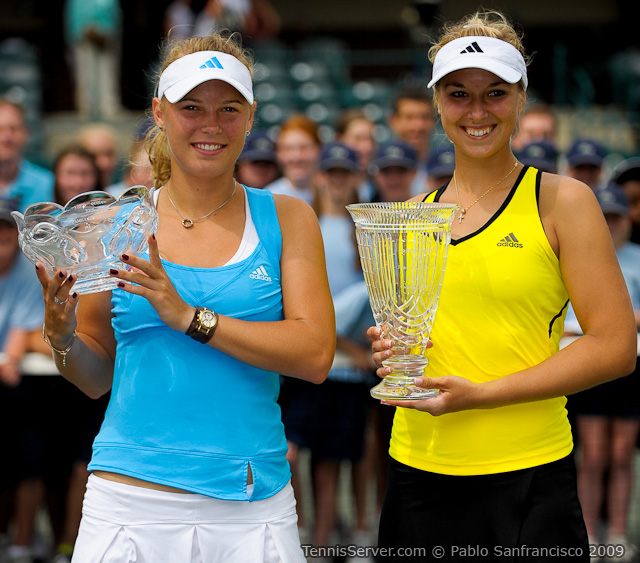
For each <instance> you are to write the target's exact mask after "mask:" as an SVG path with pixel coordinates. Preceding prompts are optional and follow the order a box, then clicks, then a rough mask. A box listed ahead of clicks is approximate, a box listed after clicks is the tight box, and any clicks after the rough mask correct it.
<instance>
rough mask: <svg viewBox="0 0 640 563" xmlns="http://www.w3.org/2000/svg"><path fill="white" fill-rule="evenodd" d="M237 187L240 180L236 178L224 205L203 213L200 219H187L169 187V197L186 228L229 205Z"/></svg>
mask: <svg viewBox="0 0 640 563" xmlns="http://www.w3.org/2000/svg"><path fill="white" fill-rule="evenodd" d="M237 187H238V182H236V181H235V180H234V181H233V191H232V192H231V195H230V196H229V197H228V198H227V199H226V200H225V201H224V203H223V204H222V205H218V207H216V208H215V209H214V210H213V211H209V213H207V214H206V215H203V216H202V217H200V218H199V219H187V218H186V217H185V216H184V215H183V214H182V213H180V210H179V209H178V208H177V207H176V204H175V203H173V200H172V199H171V194H170V193H169V190H168V189H167V197H168V198H169V201H170V202H171V205H173V208H174V209H175V210H176V213H177V214H178V215H180V217H182V226H183V227H184V228H185V229H190V228H191V227H193V224H194V223H197V222H198V221H202V220H204V219H206V218H207V217H209V215H212V214H213V213H215V212H216V211H218V210H219V209H222V208H223V207H224V206H225V205H227V203H229V202H230V201H231V198H232V197H233V194H235V193H236V188H237Z"/></svg>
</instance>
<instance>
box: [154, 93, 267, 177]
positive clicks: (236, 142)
mask: <svg viewBox="0 0 640 563" xmlns="http://www.w3.org/2000/svg"><path fill="white" fill-rule="evenodd" d="M254 110H255V105H253V106H251V105H249V102H247V100H246V99H245V98H244V97H243V96H242V95H241V94H240V93H239V92H238V91H237V90H236V89H235V88H234V87H233V86H231V85H229V84H227V83H226V82H222V81H220V80H209V81H207V82H203V83H202V84H200V85H199V86H196V87H195V88H194V89H193V90H191V91H190V92H189V93H188V94H187V95H186V96H185V97H184V98H182V99H181V100H180V101H178V102H176V103H175V104H171V103H169V102H168V101H167V100H166V99H163V100H162V101H160V100H158V98H155V99H154V100H153V112H154V116H155V119H156V123H157V124H158V125H159V126H161V127H162V128H163V129H164V131H165V132H166V135H167V139H168V142H169V147H170V151H171V173H172V175H174V174H176V173H182V174H185V175H193V176H222V175H225V174H229V175H232V174H233V172H234V167H235V163H236V160H237V159H238V155H239V154H240V152H241V151H242V147H243V146H244V140H245V136H246V132H247V131H250V130H251V126H252V124H253V115H254Z"/></svg>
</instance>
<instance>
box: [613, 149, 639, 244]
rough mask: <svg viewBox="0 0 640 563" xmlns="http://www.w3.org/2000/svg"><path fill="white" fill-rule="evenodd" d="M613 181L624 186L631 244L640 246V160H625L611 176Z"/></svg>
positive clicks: (635, 158) (634, 158)
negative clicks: (627, 201) (629, 220)
mask: <svg viewBox="0 0 640 563" xmlns="http://www.w3.org/2000/svg"><path fill="white" fill-rule="evenodd" d="M611 181H612V182H613V183H615V184H618V185H619V186H622V188H623V189H624V191H625V193H626V194H627V198H628V199H629V218H630V219H631V238H630V240H631V242H635V243H636V244H640V158H639V157H633V158H629V159H627V160H623V161H622V162H621V163H620V164H618V166H616V167H615V168H614V170H613V173H612V174H611Z"/></svg>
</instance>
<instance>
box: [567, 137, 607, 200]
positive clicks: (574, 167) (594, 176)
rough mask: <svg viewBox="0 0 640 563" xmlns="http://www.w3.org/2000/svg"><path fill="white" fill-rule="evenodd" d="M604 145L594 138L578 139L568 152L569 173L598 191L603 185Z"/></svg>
mask: <svg viewBox="0 0 640 563" xmlns="http://www.w3.org/2000/svg"><path fill="white" fill-rule="evenodd" d="M604 157H605V150H604V147H603V146H602V145H601V144H600V143H599V142H598V141H595V140H593V139H576V140H575V141H574V142H573V143H572V144H571V146H570V147H569V151H568V152H567V175H568V176H571V177H572V178H575V179H576V180H580V181H581V182H584V183H585V184H587V186H589V187H590V188H591V189H592V190H594V191H596V190H598V189H600V188H601V187H602V163H603V162H604Z"/></svg>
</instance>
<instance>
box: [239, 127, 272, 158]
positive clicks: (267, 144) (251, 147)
mask: <svg viewBox="0 0 640 563" xmlns="http://www.w3.org/2000/svg"><path fill="white" fill-rule="evenodd" d="M238 160H240V161H241V162H256V161H259V160H264V161H266V162H273V163H274V164H275V163H277V160H276V144H275V143H274V142H273V140H272V139H271V137H269V135H267V134H266V133H264V132H262V131H255V132H252V133H251V134H250V135H249V136H248V137H247V139H246V141H245V143H244V149H243V150H242V153H240V158H239V159H238Z"/></svg>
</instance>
